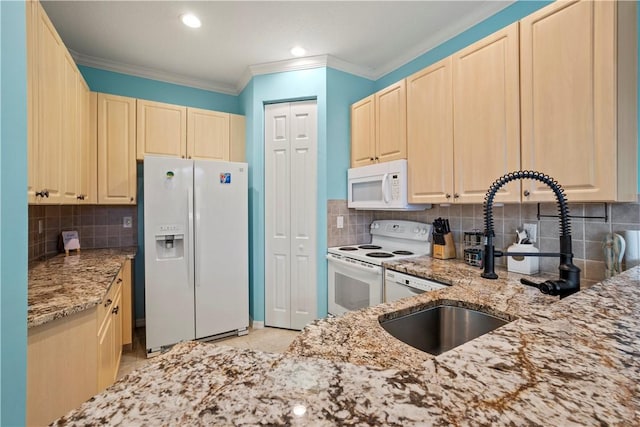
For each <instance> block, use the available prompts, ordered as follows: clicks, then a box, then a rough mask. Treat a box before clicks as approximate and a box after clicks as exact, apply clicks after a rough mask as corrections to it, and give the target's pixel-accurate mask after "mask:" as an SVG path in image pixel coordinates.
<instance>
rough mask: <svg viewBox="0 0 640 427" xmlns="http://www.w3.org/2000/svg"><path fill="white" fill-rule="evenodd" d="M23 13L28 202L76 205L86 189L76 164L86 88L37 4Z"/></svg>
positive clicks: (84, 131)
mask: <svg viewBox="0 0 640 427" xmlns="http://www.w3.org/2000/svg"><path fill="white" fill-rule="evenodd" d="M26 8H27V9H26V10H27V98H28V102H27V104H28V107H27V120H28V126H27V129H28V131H27V134H28V137H27V151H28V155H27V156H28V187H27V197H28V202H29V203H42V204H60V203H65V204H76V203H79V201H80V199H82V198H83V197H84V195H83V193H82V191H83V189H85V190H86V192H88V191H89V190H88V188H89V187H90V184H88V183H86V182H84V181H83V180H84V179H85V178H86V177H87V176H89V175H88V174H86V173H83V171H82V169H83V165H82V164H81V161H82V156H83V153H82V150H83V149H85V148H86V147H85V144H86V143H87V140H88V137H89V135H88V130H89V128H88V127H87V121H88V119H89V116H88V112H87V108H88V107H89V104H88V87H87V85H86V83H85V81H84V79H83V78H82V75H81V74H80V72H79V71H78V68H77V67H76V64H75V62H74V61H73V58H72V57H71V55H70V54H69V52H68V51H67V48H66V47H65V46H64V44H63V43H62V40H61V39H60V37H59V35H58V33H57V32H56V29H55V28H54V27H53V25H52V23H51V21H50V20H49V18H48V17H47V14H46V13H45V11H44V9H43V8H42V6H41V5H40V3H39V2H37V1H28V2H26ZM95 166H96V165H95V163H94V164H93V165H92V166H91V169H92V170H93V171H94V173H95ZM95 197H96V194H95V192H93V198H94V200H95Z"/></svg>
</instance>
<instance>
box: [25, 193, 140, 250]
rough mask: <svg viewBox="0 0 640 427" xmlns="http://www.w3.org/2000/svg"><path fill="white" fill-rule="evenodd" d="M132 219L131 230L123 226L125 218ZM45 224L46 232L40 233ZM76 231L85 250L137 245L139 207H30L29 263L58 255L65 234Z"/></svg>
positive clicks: (44, 230) (44, 229)
mask: <svg viewBox="0 0 640 427" xmlns="http://www.w3.org/2000/svg"><path fill="white" fill-rule="evenodd" d="M125 216H128V217H131V219H132V226H131V228H124V227H123V226H122V221H123V217H125ZM39 221H42V226H43V232H42V233H39V232H38V222H39ZM69 230H76V231H78V235H79V237H80V248H81V249H95V248H119V247H126V246H137V243H138V235H137V209H136V207H135V206H100V205H87V206H70V205H64V206H60V205H49V206H43V205H30V206H29V262H32V261H37V260H41V259H43V258H46V257H50V256H52V255H56V254H57V253H58V236H59V235H60V232H61V231H69Z"/></svg>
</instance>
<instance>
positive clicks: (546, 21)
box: [520, 1, 638, 202]
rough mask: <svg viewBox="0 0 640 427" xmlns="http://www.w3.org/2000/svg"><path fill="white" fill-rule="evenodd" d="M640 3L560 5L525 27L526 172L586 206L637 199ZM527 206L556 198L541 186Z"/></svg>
mask: <svg viewBox="0 0 640 427" xmlns="http://www.w3.org/2000/svg"><path fill="white" fill-rule="evenodd" d="M636 8H637V2H626V1H619V2H613V1H611V2H608V1H607V2H604V1H603V2H599V1H573V2H555V3H553V4H551V5H549V6H547V7H545V8H543V9H540V10H539V11H537V12H535V13H533V14H531V15H530V16H528V17H526V18H524V19H523V20H522V21H521V29H520V31H521V49H520V58H521V85H522V88H521V91H522V167H523V169H528V170H536V171H540V172H544V173H546V174H548V175H550V176H552V177H553V178H555V179H556V180H557V181H558V182H559V183H560V184H561V185H562V187H563V188H564V190H565V194H566V196H567V198H568V199H569V200H570V201H572V202H578V201H587V202H588V201H635V200H636V197H637V192H638V190H637V186H636V183H637V182H638V178H637V146H638V142H637V99H636V97H637V69H636V67H637V65H636V64H637V37H636V34H637V13H636ZM523 188H524V190H525V192H524V194H523V200H524V201H549V200H554V196H553V194H552V193H551V192H550V190H549V189H548V188H547V187H546V186H545V185H544V184H541V183H538V182H537V181H526V182H525V183H524V187H523Z"/></svg>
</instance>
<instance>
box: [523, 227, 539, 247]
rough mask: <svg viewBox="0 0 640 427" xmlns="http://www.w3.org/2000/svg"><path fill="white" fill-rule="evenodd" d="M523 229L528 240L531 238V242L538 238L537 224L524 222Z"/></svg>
mask: <svg viewBox="0 0 640 427" xmlns="http://www.w3.org/2000/svg"><path fill="white" fill-rule="evenodd" d="M524 230H525V231H526V232H527V234H528V236H529V240H531V242H532V243H535V242H536V240H538V224H525V225H524Z"/></svg>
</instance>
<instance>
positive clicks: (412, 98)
mask: <svg viewBox="0 0 640 427" xmlns="http://www.w3.org/2000/svg"><path fill="white" fill-rule="evenodd" d="M407 160H408V162H407V163H408V168H409V183H408V184H409V188H408V191H409V202H410V203H446V202H450V201H451V197H452V195H453V93H452V87H451V57H449V58H446V59H444V60H442V61H440V62H437V63H435V64H433V65H431V66H429V67H427V68H425V69H424V70H422V71H420V72H418V73H416V74H414V75H412V76H409V77H407Z"/></svg>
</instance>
